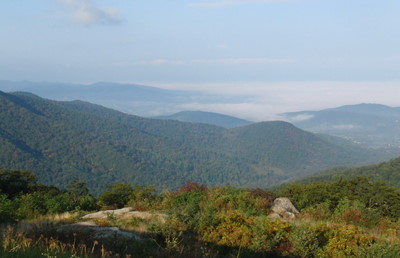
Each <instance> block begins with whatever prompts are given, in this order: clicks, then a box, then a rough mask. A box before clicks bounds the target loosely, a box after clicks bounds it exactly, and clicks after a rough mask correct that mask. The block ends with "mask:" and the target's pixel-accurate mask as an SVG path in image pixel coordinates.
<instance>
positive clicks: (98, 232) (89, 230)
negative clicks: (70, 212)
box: [57, 221, 141, 240]
mask: <svg viewBox="0 0 400 258" xmlns="http://www.w3.org/2000/svg"><path fill="white" fill-rule="evenodd" d="M57 231H59V232H63V233H78V234H84V235H87V236H90V238H92V239H94V240H96V239H97V240H101V239H107V238H113V239H135V240H140V239H141V238H140V236H138V235H137V234H134V233H132V232H127V231H122V230H120V229H119V228H117V227H99V226H97V225H96V224H95V223H94V222H91V221H85V222H78V223H74V224H67V225H62V226H60V227H59V228H58V229H57Z"/></svg>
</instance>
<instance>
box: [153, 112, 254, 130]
mask: <svg viewBox="0 0 400 258" xmlns="http://www.w3.org/2000/svg"><path fill="white" fill-rule="evenodd" d="M154 118H157V119H167V120H177V121H181V122H190V123H204V124H211V125H216V126H221V127H225V128H234V127H238V126H243V125H249V124H251V123H252V122H250V121H247V120H243V119H240V118H237V117H233V116H228V115H223V114H218V113H212V112H204V111H182V112H178V113H176V114H173V115H169V116H157V117H154Z"/></svg>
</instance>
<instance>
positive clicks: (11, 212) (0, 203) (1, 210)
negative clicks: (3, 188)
mask: <svg viewBox="0 0 400 258" xmlns="http://www.w3.org/2000/svg"><path fill="white" fill-rule="evenodd" d="M14 206H15V205H14V204H13V202H12V201H11V200H10V199H8V198H7V196H6V195H5V194H0V221H1V222H12V221H14V220H16V219H17V217H16V214H15V207H14Z"/></svg>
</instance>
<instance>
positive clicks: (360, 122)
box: [282, 104, 400, 147]
mask: <svg viewBox="0 0 400 258" xmlns="http://www.w3.org/2000/svg"><path fill="white" fill-rule="evenodd" d="M282 116H283V117H284V119H285V120H287V121H289V122H291V123H293V124H294V125H296V126H298V127H300V128H302V129H304V130H307V131H311V132H316V133H324V134H330V135H336V136H341V137H345V138H347V139H350V140H352V141H355V142H358V143H361V144H365V145H367V146H375V147H376V146H385V145H386V146H388V145H389V146H394V147H399V146H400V108H398V107H388V106H384V105H378V104H358V105H348V106H342V107H338V108H331V109H324V110H320V111H301V112H293V113H285V114H282Z"/></svg>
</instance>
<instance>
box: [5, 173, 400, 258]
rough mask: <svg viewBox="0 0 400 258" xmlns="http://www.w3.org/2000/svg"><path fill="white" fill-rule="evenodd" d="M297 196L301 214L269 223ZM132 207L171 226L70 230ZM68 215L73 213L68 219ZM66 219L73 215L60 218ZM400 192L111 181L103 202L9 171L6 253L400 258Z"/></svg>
mask: <svg viewBox="0 0 400 258" xmlns="http://www.w3.org/2000/svg"><path fill="white" fill-rule="evenodd" d="M277 196H286V197H289V198H290V199H291V200H292V201H293V203H294V205H295V206H297V208H298V209H299V210H300V212H301V215H299V216H298V217H297V218H296V219H293V220H283V219H270V218H268V215H269V214H270V213H271V206H272V204H273V200H274V199H275V197H277ZM121 207H131V208H132V209H133V210H137V211H148V212H149V213H150V214H156V213H157V214H160V213H162V214H166V215H165V218H166V219H165V220H164V221H160V220H153V219H143V218H126V217H119V216H117V215H116V213H113V212H111V213H109V214H108V215H107V216H106V217H105V218H103V219H97V220H95V222H96V224H97V225H99V226H117V227H119V228H121V229H123V230H126V231H131V232H134V233H135V234H137V236H138V238H130V239H129V238H124V239H117V238H116V237H115V238H114V237H109V238H106V239H97V238H96V237H95V236H93V235H91V234H88V233H85V232H86V231H83V230H75V231H68V232H67V231H63V230H60V228H62V227H63V225H66V224H70V223H74V222H77V221H81V220H82V215H84V214H85V213H88V212H89V211H97V210H99V209H102V210H105V209H116V208H121ZM65 212H68V213H65ZM61 213H64V216H60V215H59V214H61ZM399 218H400V190H399V189H398V188H395V187H392V186H388V185H386V184H384V183H377V182H372V181H369V180H368V179H366V178H355V179H351V180H344V179H339V180H336V181H334V182H329V183H312V184H309V185H289V186H286V187H285V188H282V189H280V190H278V191H276V192H274V193H272V192H269V191H267V190H264V189H239V188H235V187H231V186H221V187H212V188H207V187H206V186H204V185H200V184H197V183H191V182H188V183H187V184H185V185H184V186H182V187H181V188H179V189H177V190H175V191H165V192H163V193H157V192H156V191H155V190H154V188H153V187H149V186H135V187H133V186H131V185H130V184H123V183H117V184H113V185H110V186H109V187H108V188H107V189H106V190H105V191H104V192H103V193H101V194H100V195H99V196H98V197H94V196H92V195H90V193H89V192H88V190H87V187H86V185H85V183H83V182H80V181H73V182H70V183H69V184H68V186H67V187H66V189H64V190H60V189H57V188H55V187H50V186H44V185H41V184H38V183H37V182H36V178H35V176H34V175H32V174H31V173H29V172H26V171H9V170H2V171H0V219H1V222H3V223H4V222H8V224H7V225H4V226H3V228H2V234H1V238H0V243H1V245H0V256H1V257H400V221H399Z"/></svg>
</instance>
